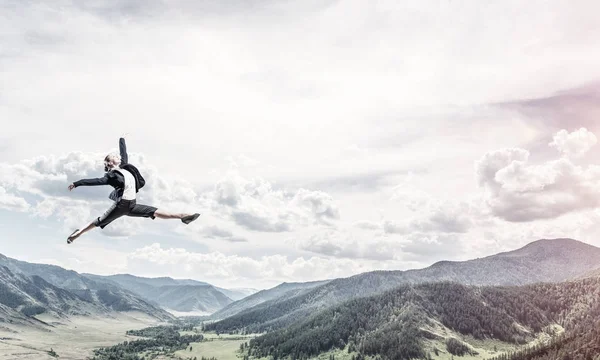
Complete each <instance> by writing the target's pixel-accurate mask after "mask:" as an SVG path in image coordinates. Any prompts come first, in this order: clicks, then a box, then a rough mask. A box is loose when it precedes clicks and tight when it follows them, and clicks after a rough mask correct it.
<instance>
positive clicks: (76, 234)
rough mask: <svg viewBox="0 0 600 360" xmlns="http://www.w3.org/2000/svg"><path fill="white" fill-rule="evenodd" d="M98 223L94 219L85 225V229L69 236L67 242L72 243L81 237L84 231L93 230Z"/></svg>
mask: <svg viewBox="0 0 600 360" xmlns="http://www.w3.org/2000/svg"><path fill="white" fill-rule="evenodd" d="M95 227H96V225H95V223H94V222H93V221H92V222H91V223H90V224H89V225H88V226H86V227H85V229H83V230H79V231H78V232H76V233H75V234H73V235H71V236H69V238H68V239H67V244H70V243H72V242H73V241H75V239H77V238H78V237H80V236H81V235H83V234H84V233H86V232H88V231H90V230H92V229H93V228H95Z"/></svg>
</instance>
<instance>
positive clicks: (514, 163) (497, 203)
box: [477, 149, 600, 222]
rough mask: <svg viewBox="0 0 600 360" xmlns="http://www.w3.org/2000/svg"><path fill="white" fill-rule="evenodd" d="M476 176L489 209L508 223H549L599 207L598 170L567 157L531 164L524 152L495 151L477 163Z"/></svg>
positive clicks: (599, 171) (519, 150)
mask: <svg viewBox="0 0 600 360" xmlns="http://www.w3.org/2000/svg"><path fill="white" fill-rule="evenodd" d="M477 176H478V181H479V184H480V186H482V187H483V188H484V190H485V191H486V195H487V198H486V201H487V204H488V206H489V207H490V209H491V210H492V211H493V213H494V214H495V215H497V216H499V217H501V218H503V219H505V220H508V221H515V222H519V221H532V220H536V219H550V218H556V217H559V216H561V215H564V214H567V213H569V212H575V211H580V210H585V209H593V208H596V207H598V206H600V193H599V192H598V190H597V189H598V186H599V185H600V167H599V166H595V165H590V166H587V167H582V166H579V165H576V164H574V163H573V162H572V161H571V160H570V159H569V158H566V157H562V158H560V159H557V160H549V161H547V162H544V163H542V164H531V163H529V152H528V151H526V150H523V149H502V150H497V151H493V152H490V153H488V154H486V155H485V156H483V158H482V159H481V160H480V161H479V162H478V164H477Z"/></svg>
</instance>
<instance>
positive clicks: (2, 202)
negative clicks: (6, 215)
mask: <svg viewBox="0 0 600 360" xmlns="http://www.w3.org/2000/svg"><path fill="white" fill-rule="evenodd" d="M0 208H2V209H6V210H12V211H19V212H24V211H27V210H28V209H29V203H27V201H25V199H23V198H20V197H18V196H15V195H13V194H11V193H8V192H7V191H6V189H4V188H3V187H2V186H0Z"/></svg>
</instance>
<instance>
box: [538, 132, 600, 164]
mask: <svg viewBox="0 0 600 360" xmlns="http://www.w3.org/2000/svg"><path fill="white" fill-rule="evenodd" d="M597 142H598V139H597V138H596V135H594V134H593V133H592V132H590V131H588V130H587V129H586V128H581V129H579V130H576V131H573V132H571V133H569V132H568V131H567V130H565V129H563V130H561V131H559V132H558V133H556V134H555V135H554V138H553V139H552V142H551V143H550V144H549V145H550V146H551V147H554V148H556V149H557V150H558V151H560V153H561V154H563V155H565V156H570V157H574V158H579V157H582V156H583V155H585V154H586V153H587V152H588V151H589V150H590V149H591V148H592V147H593V146H594V145H596V143H597Z"/></svg>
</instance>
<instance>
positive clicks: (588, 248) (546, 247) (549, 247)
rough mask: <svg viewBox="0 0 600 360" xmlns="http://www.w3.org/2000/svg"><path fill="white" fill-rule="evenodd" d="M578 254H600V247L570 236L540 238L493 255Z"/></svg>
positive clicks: (560, 256)
mask: <svg viewBox="0 0 600 360" xmlns="http://www.w3.org/2000/svg"><path fill="white" fill-rule="evenodd" d="M579 254H588V255H589V254H600V248H598V247H596V246H593V245H590V244H587V243H584V242H582V241H579V240H575V239H570V238H556V239H540V240H536V241H533V242H530V243H529V244H527V245H525V246H523V247H522V248H519V249H516V250H513V251H508V252H503V253H500V254H497V255H495V256H506V257H523V256H527V257H530V256H532V257H540V256H542V257H558V258H562V257H569V256H574V255H575V256H576V255H579Z"/></svg>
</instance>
